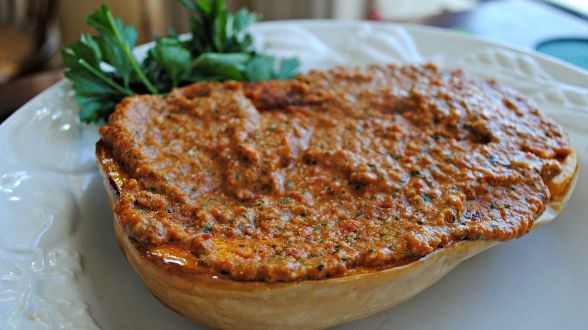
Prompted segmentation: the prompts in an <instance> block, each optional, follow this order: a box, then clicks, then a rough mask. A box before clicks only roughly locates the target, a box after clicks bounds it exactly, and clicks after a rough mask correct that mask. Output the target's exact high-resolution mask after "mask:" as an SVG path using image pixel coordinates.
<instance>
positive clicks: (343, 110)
mask: <svg viewBox="0 0 588 330" xmlns="http://www.w3.org/2000/svg"><path fill="white" fill-rule="evenodd" d="M100 132H101V135H102V140H103V142H104V143H105V144H106V145H107V146H108V147H109V148H110V150H112V154H113V157H114V159H115V160H116V161H117V162H118V163H119V164H121V166H122V167H123V168H124V169H125V172H126V173H127V174H128V176H129V178H128V179H126V180H125V181H124V183H123V187H122V188H123V189H122V190H121V192H120V198H119V200H118V202H117V204H116V206H115V213H116V214H117V216H118V219H119V221H120V223H121V224H122V225H123V226H124V228H125V229H126V230H127V233H128V234H129V236H132V237H133V238H134V239H135V240H136V242H137V244H138V245H139V246H142V247H143V248H144V249H145V251H147V254H148V255H149V256H151V257H152V258H156V259H158V260H161V261H163V262H164V263H166V264H168V265H170V267H183V268H184V269H186V270H188V271H194V272H202V273H207V274H210V273H212V274H216V275H219V276H225V277H229V278H232V279H236V280H257V281H270V282H272V281H293V280H302V279H318V278H325V277H331V276H338V275H343V274H347V273H349V272H350V271H352V270H353V269H359V268H365V267H368V268H377V267H386V266H390V265H397V264H402V263H406V262H409V261H411V260H415V259H418V258H420V257H422V256H424V255H426V254H428V253H431V252H432V251H434V250H436V249H439V248H441V247H443V246H447V245H449V244H452V243H454V242H457V241H461V240H478V239H486V240H508V239H510V238H514V237H519V236H521V235H523V234H525V233H527V232H528V231H529V229H530V228H531V226H532V224H533V221H534V220H535V219H536V218H537V217H538V215H540V214H541V213H542V212H543V210H544V209H545V207H546V204H547V203H548V202H549V201H550V198H551V197H550V192H549V189H548V188H547V186H546V184H545V182H547V181H549V178H551V177H553V176H554V175H556V174H558V173H559V172H560V169H561V164H562V162H563V161H564V160H565V159H566V157H567V156H568V154H569V153H570V152H571V149H570V146H569V143H568V141H567V138H566V137H565V135H564V134H563V133H562V130H561V129H560V128H559V127H558V126H557V125H556V124H555V123H554V122H553V121H551V120H550V119H547V118H545V117H543V116H542V115H541V114H540V113H539V111H538V110H537V109H535V108H534V107H532V106H531V105H529V103H528V102H527V101H526V100H525V99H523V98H522V97H521V96H520V95H519V94H517V93H515V92H514V91H512V90H509V89H506V88H504V87H501V86H499V85H497V84H496V83H495V82H492V81H483V80H480V79H478V78H475V77H473V76H471V75H468V74H465V73H463V72H461V71H453V72H450V73H446V72H440V71H438V70H437V69H436V68H435V67H434V66H433V65H425V66H403V67H396V66H371V67H367V68H357V69H344V68H337V69H333V70H331V71H326V72H322V71H313V72H311V73H309V74H305V75H301V76H299V77H298V78H297V79H295V80H291V81H271V82H262V83H237V82H228V83H200V84H194V85H192V86H188V87H185V88H182V89H178V90H176V91H174V92H173V93H172V94H171V95H169V96H168V97H167V98H163V97H159V96H138V97H134V98H129V99H126V100H125V101H123V102H122V103H121V104H120V105H119V106H118V108H117V110H116V112H115V113H114V114H113V115H112V117H111V118H110V122H109V124H108V125H107V126H105V127H104V128H102V129H101V131H100Z"/></svg>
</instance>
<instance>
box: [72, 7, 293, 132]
mask: <svg viewBox="0 0 588 330" xmlns="http://www.w3.org/2000/svg"><path fill="white" fill-rule="evenodd" d="M178 1H179V2H180V3H181V4H182V5H183V6H184V7H186V8H188V10H190V12H191V17H190V23H191V32H192V33H191V36H189V37H188V38H184V39H183V38H180V37H179V36H178V35H177V34H176V33H175V32H173V31H172V32H171V33H170V34H169V35H167V36H164V37H159V38H157V39H156V40H155V43H154V46H153V47H152V48H151V49H149V51H148V52H147V56H146V57H145V59H144V60H143V61H142V62H139V61H138V60H137V58H135V57H134V55H133V53H132V49H133V47H134V46H135V43H136V40H137V30H136V29H135V28H134V27H133V26H132V25H126V26H125V25H124V24H123V22H122V20H121V19H119V18H115V17H113V15H112V13H111V12H110V9H109V8H108V7H107V6H106V5H102V6H101V7H100V8H99V9H98V10H96V11H95V12H94V13H92V14H91V15H90V16H88V17H87V19H86V23H87V24H88V25H89V26H90V27H93V28H94V29H96V31H97V34H96V35H89V34H82V35H81V38H80V41H78V42H76V43H73V44H71V45H70V46H69V47H68V48H65V49H63V50H62V56H63V62H64V64H65V67H66V77H67V78H68V79H69V80H70V81H71V82H72V83H73V88H74V91H75V93H76V101H77V103H78V105H79V106H80V113H79V116H80V120H82V121H83V122H87V123H91V122H100V121H104V120H106V119H107V118H108V116H109V115H110V113H112V111H113V110H114V107H115V106H116V104H117V103H118V102H120V101H121V100H122V99H123V98H124V97H127V96H131V95H134V94H142V93H150V94H160V93H167V92H169V91H170V90H171V89H173V88H175V87H178V86H183V85H187V84H190V83H192V82H196V81H212V80H216V81H224V80H241V81H261V80H270V79H288V78H292V77H293V76H294V75H295V74H296V70H297V68H298V65H299V62H298V60H297V59H296V58H287V59H282V60H281V61H277V60H276V59H275V58H274V57H273V56H269V55H264V54H260V53H257V52H256V51H255V50H254V49H253V37H252V36H251V35H250V34H249V33H247V32H246V29H247V27H249V26H250V25H251V24H253V23H254V22H256V21H257V19H258V17H257V15H256V14H254V13H250V12H249V11H247V10H245V9H241V10H240V11H238V12H236V13H229V12H228V10H227V8H226V6H225V4H224V1H222V0H178Z"/></svg>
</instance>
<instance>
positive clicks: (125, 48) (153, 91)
mask: <svg viewBox="0 0 588 330" xmlns="http://www.w3.org/2000/svg"><path fill="white" fill-rule="evenodd" d="M106 17H107V18H108V24H110V27H111V28H112V31H113V32H114V36H115V38H116V41H117V42H118V43H119V44H120V46H121V47H122V49H123V51H124V52H125V55H126V56H127V57H128V58H129V61H130V62H131V66H132V67H133V70H135V72H136V73H137V76H138V77H139V79H141V81H142V82H143V84H144V85H145V87H147V90H149V93H151V94H159V91H158V90H157V88H155V86H153V84H151V82H150V81H149V79H147V77H146V76H145V73H143V70H141V67H140V66H139V63H137V59H136V58H135V56H134V55H133V53H132V52H131V49H130V47H129V45H128V44H127V43H126V42H124V41H123V40H122V37H121V36H120V33H119V31H118V29H117V27H116V24H115V23H114V17H112V13H111V12H110V10H109V11H107V12H106Z"/></svg>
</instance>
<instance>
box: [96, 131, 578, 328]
mask: <svg viewBox="0 0 588 330" xmlns="http://www.w3.org/2000/svg"><path fill="white" fill-rule="evenodd" d="M96 152H97V158H98V162H99V165H100V166H99V167H100V170H101V172H102V174H103V176H104V183H105V187H106V190H107V192H108V196H109V200H110V203H111V204H112V205H113V204H114V203H115V201H116V191H115V190H113V189H116V188H117V187H120V184H121V183H122V180H123V179H124V177H123V176H124V173H122V172H121V171H119V169H118V165H117V164H116V162H114V161H113V160H112V159H111V158H109V157H108V156H107V150H106V148H105V147H104V145H103V144H102V143H101V142H99V143H98V144H97V149H96ZM578 170H579V166H578V163H577V158H576V153H575V152H574V151H573V152H572V153H571V154H570V155H569V156H568V157H567V158H566V160H565V162H564V163H563V164H562V171H561V173H560V174H559V175H558V176H556V177H555V178H553V179H552V180H550V182H548V187H549V189H550V191H551V193H552V200H551V202H550V203H549V204H548V205H547V208H546V209H545V211H544V212H543V213H542V214H541V216H539V217H538V218H537V219H536V221H535V223H534V226H533V228H535V227H537V226H539V225H543V224H545V223H547V222H549V221H550V220H552V219H553V218H555V216H556V215H557V214H558V213H559V211H560V210H561V209H562V207H563V206H564V205H565V203H566V202H567V200H568V199H569V197H570V195H571V193H572V191H573V187H574V185H575V182H576V178H577V173H578ZM114 230H115V233H116V237H117V240H118V242H119V244H120V246H121V249H122V250H123V252H124V254H125V255H126V257H127V259H128V260H129V262H130V263H131V265H132V266H133V268H134V269H135V271H137V273H138V274H139V276H140V277H141V278H142V279H143V281H144V282H145V284H146V285H147V287H148V288H149V290H151V292H152V293H153V295H154V296H155V297H157V298H158V299H159V300H160V301H161V302H162V303H163V304H165V305H166V306H168V307H169V308H171V309H173V310H175V311H176V312H178V313H180V314H182V315H185V316H187V317H189V318H192V319H194V320H196V321H198V322H201V323H203V324H206V325H209V326H212V327H215V328H281V329H283V328H325V327H329V326H333V325H336V324H340V323H343V322H347V321H351V320H354V319H358V318H362V317H365V316H368V315H371V314H374V313H376V312H378V311H382V310H385V309H387V308H390V307H392V306H394V305H396V304H398V303H401V302H403V301H404V300H406V299H408V298H410V297H412V296H414V295H416V294H417V293H419V292H420V291H422V290H424V289H425V288H427V287H428V286H430V285H431V284H433V283H435V282H436V281H437V280H439V279H440V278H441V277H443V276H444V275H445V274H447V273H448V272H449V271H450V270H452V269H453V268H454V267H455V266H457V265H458V264H459V263H460V262H462V261H464V260H466V259H468V258H470V257H472V256H474V255H476V254H478V253H480V252H481V251H483V250H485V249H487V248H489V247H491V246H493V245H495V244H497V243H499V242H496V241H484V240H479V241H462V242H458V243H456V244H453V245H451V246H448V247H445V248H443V249H439V250H437V251H435V252H433V253H431V254H429V255H427V256H426V257H424V258H421V259H419V260H416V261H414V262H412V263H409V264H407V265H404V266H398V267H392V268H387V269H383V270H371V271H366V272H362V273H360V274H354V275H347V276H342V277H337V278H330V279H325V280H308V281H301V282H290V283H265V282H239V281H234V280H230V279H225V278H219V277H213V276H210V275H197V274H183V273H181V272H174V273H170V272H169V271H166V270H165V269H164V268H162V267H161V265H160V264H158V263H156V262H154V261H153V260H151V259H148V258H146V257H145V256H144V254H143V253H142V252H141V251H140V250H139V249H137V248H136V247H135V245H134V244H133V242H132V240H131V239H130V238H129V237H128V235H126V234H125V232H124V229H123V227H122V226H121V225H120V224H119V222H118V221H117V219H116V218H115V219H114Z"/></svg>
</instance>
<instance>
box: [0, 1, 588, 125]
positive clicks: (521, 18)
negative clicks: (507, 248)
mask: <svg viewBox="0 0 588 330" xmlns="http://www.w3.org/2000/svg"><path fill="white" fill-rule="evenodd" d="M102 3H107V4H108V5H109V6H110V8H111V9H112V11H113V13H114V14H115V15H116V16H119V17H122V19H123V20H124V21H125V22H126V23H130V24H133V25H135V26H136V27H137V29H138V31H139V40H138V43H144V42H148V41H151V40H153V39H154V38H155V37H156V36H158V35H162V34H166V33H167V31H168V29H169V28H170V27H172V28H174V29H175V30H176V31H178V32H186V31H188V29H189V26H188V19H187V17H188V16H187V15H188V14H187V12H186V11H185V10H184V9H183V8H182V7H181V6H180V5H179V4H178V3H177V2H176V1H173V0H0V45H1V46H0V120H1V118H2V117H5V116H6V115H7V114H9V113H10V112H11V111H13V110H15V109H17V108H18V107H19V106H20V105H22V104H23V103H24V102H26V101H27V100H28V99H30V98H31V97H32V96H34V95H36V94H37V93H39V92H40V91H41V90H43V89H45V88H46V87H48V86H49V85H51V84H52V83H54V82H56V81H58V80H60V79H61V78H62V77H63V70H62V63H61V56H60V54H59V49H60V48H61V47H63V46H66V45H68V44H69V43H71V42H73V41H76V40H78V38H79V36H80V33H81V32H90V31H89V30H88V29H87V28H86V25H85V17H86V16H87V15H88V14H90V13H91V12H92V11H94V10H95V9H96V8H98V7H99V6H100V4H102ZM226 3H227V5H228V7H229V8H231V9H238V8H241V7H247V8H249V9H251V10H253V11H256V12H258V13H260V14H261V16H262V19H263V20H282V19H305V18H315V19H325V18H328V19H369V20H380V21H389V22H404V23H406V22H408V23H418V24H426V25H431V26H437V27H444V28H450V29H454V30H457V31H460V32H462V33H468V34H473V35H477V36H482V37H486V38H490V39H495V40H498V41H501V42H506V43H510V44H514V45H517V46H520V47H526V48H532V49H536V50H539V51H543V52H545V53H548V54H551V55H555V56H556V57H559V58H561V59H563V60H565V61H568V62H570V63H572V64H574V65H577V66H580V67H583V68H584V69H587V70H588V0H485V1H484V0H280V1H273V0H227V1H226Z"/></svg>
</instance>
